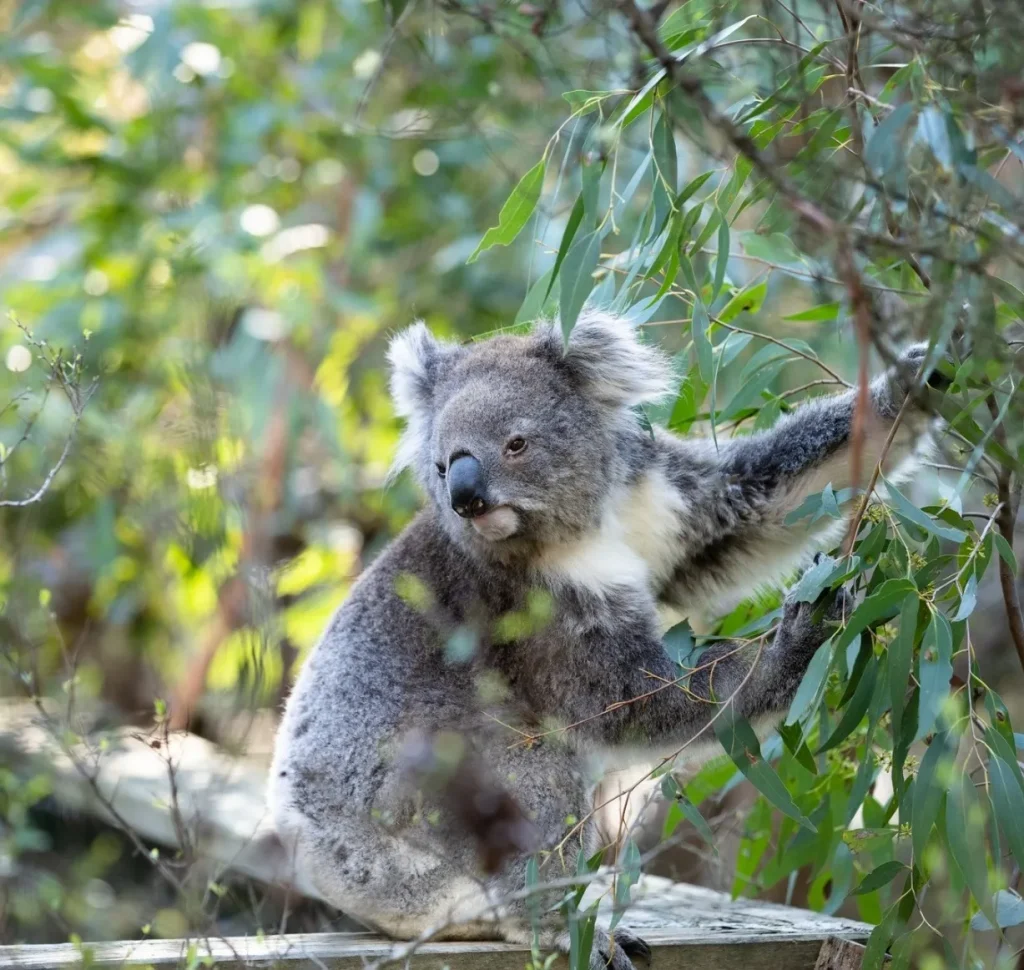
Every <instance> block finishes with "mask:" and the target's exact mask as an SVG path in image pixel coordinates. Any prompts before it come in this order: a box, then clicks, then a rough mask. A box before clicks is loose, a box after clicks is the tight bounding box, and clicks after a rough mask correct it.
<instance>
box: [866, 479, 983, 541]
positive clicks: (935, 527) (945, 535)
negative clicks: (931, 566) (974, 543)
mask: <svg viewBox="0 0 1024 970" xmlns="http://www.w3.org/2000/svg"><path fill="white" fill-rule="evenodd" d="M879 477H880V478H881V479H882V481H883V482H885V487H886V488H887V489H888V490H889V498H890V499H891V500H892V503H893V507H894V508H895V510H896V511H897V512H898V513H899V514H900V515H901V516H903V518H905V519H909V520H910V521H911V522H913V523H914V524H915V525H919V526H921V528H922V529H924V530H925V531H926V532H930V533H931V534H932V535H934V536H938V537H939V538H940V539H949V540H950V541H951V542H963V541H964V539H966V538H967V534H966V533H964V532H961V531H960V530H959V529H954V528H952V527H951V526H948V525H941V524H940V523H939V522H936V521H935V519H933V518H932V517H931V516H930V515H928V514H927V513H925V512H922V511H921V510H920V509H919V508H918V507H917V506H916V505H914V503H913V502H911V501H910V499H908V498H907V497H906V496H905V495H903V493H902V492H900V490H899V489H898V488H896V486H895V485H893V484H892V482H889V481H886V478H885V476H884V475H880V476H879Z"/></svg>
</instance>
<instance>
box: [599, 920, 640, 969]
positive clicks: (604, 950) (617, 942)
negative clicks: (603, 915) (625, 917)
mask: <svg viewBox="0 0 1024 970" xmlns="http://www.w3.org/2000/svg"><path fill="white" fill-rule="evenodd" d="M634 959H642V960H643V961H644V962H645V963H647V964H648V965H649V964H650V962H651V948H650V947H649V946H648V945H647V943H646V942H645V941H644V940H642V939H640V937H639V936H637V935H636V934H635V933H633V932H631V931H630V930H627V929H623V928H622V927H618V928H616V929H615V930H614V931H613V932H612V933H607V932H606V931H605V930H602V929H601V928H600V927H597V928H595V929H594V943H593V947H592V948H591V951H590V970H606V968H611V970H635V968H634V966H633V960H634Z"/></svg>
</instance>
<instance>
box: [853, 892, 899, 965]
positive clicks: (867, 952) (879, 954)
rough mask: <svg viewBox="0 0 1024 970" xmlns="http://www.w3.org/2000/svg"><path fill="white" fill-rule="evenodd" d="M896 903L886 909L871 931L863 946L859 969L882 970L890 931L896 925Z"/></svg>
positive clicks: (890, 935)
mask: <svg viewBox="0 0 1024 970" xmlns="http://www.w3.org/2000/svg"><path fill="white" fill-rule="evenodd" d="M898 905H899V904H894V905H893V906H891V907H890V908H889V909H888V910H886V913H885V918H884V919H883V920H882V922H881V923H879V924H878V925H877V926H876V927H875V928H874V929H873V930H872V931H871V935H870V936H869V937H868V942H867V945H866V946H865V947H864V955H863V957H862V958H861V970H882V964H883V963H884V961H885V951H886V950H887V949H888V948H889V941H890V940H891V939H892V931H893V929H894V928H895V926H896V911H897V906H898Z"/></svg>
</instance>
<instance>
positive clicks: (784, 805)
mask: <svg viewBox="0 0 1024 970" xmlns="http://www.w3.org/2000/svg"><path fill="white" fill-rule="evenodd" d="M730 714H731V712H725V713H724V714H723V715H722V716H720V717H718V718H716V719H715V734H716V735H718V740H719V741H721V743H722V747H723V748H725V751H726V754H728V755H729V757H730V758H732V760H733V763H734V764H735V765H736V767H737V768H739V769H740V771H741V772H743V774H744V775H746V777H747V780H748V781H750V783H751V784H752V785H753V786H754V787H755V788H756V789H757V790H758V791H759V792H761V794H762V795H764V797H765V798H767V799H768V800H769V801H770V802H771V803H772V804H773V805H774V806H775V807H776V808H777V809H778V810H779V811H780V812H782V814H783V815H788V816H789V817H790V818H792V819H795V820H796V821H797V822H799V823H800V824H801V825H803V826H806V827H807V828H809V829H812V830H813V829H814V826H813V825H812V824H811V822H810V819H808V818H807V817H806V816H805V815H804V814H803V812H801V811H800V809H799V808H797V807H796V805H795V804H794V802H793V799H792V798H791V797H790V794H789V792H788V791H787V790H786V786H785V785H784V784H783V783H782V779H781V778H779V776H778V775H777V774H776V773H775V772H774V771H773V770H772V768H771V767H770V766H769V764H768V762H766V761H765V760H764V758H763V757H762V755H761V745H760V743H759V742H758V740H757V735H756V734H754V729H753V728H752V727H751V726H750V724H749V722H748V721H747V720H746V719H744V718H740V717H734V716H730Z"/></svg>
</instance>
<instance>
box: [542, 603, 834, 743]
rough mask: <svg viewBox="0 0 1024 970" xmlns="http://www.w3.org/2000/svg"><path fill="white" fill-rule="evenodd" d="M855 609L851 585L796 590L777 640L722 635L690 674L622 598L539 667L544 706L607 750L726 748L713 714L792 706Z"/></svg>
mask: <svg viewBox="0 0 1024 970" xmlns="http://www.w3.org/2000/svg"><path fill="white" fill-rule="evenodd" d="M851 610H852V598H851V597H850V595H849V593H848V592H847V591H846V590H840V591H839V592H838V593H837V594H835V595H834V597H833V598H832V600H831V601H830V602H826V603H821V604H818V605H813V604H809V603H800V602H797V601H796V600H795V599H793V598H792V597H791V598H790V599H787V601H786V603H785V606H784V609H783V617H782V620H781V622H780V624H779V626H778V628H777V630H776V632H775V636H774V639H771V640H768V641H760V642H757V641H755V642H739V641H732V640H730V641H723V642H721V643H717V644H715V645H714V646H712V647H710V648H709V649H708V650H706V651H705V652H704V654H703V655H702V656H701V657H700V660H699V661H698V663H697V667H696V669H695V671H694V672H693V673H692V675H690V677H689V679H688V681H687V680H681V679H680V678H681V675H683V674H685V671H683V670H681V668H679V667H678V666H677V665H676V664H674V663H673V662H672V661H671V660H670V659H669V657H668V655H667V654H666V652H665V650H664V647H663V646H662V644H661V641H660V639H659V637H658V635H657V631H656V630H655V629H654V628H653V624H652V623H650V622H647V621H646V620H645V619H643V618H641V616H640V615H639V613H636V614H634V615H633V616H631V615H630V614H631V612H632V611H631V609H630V605H629V604H628V603H625V602H623V603H622V604H620V608H617V609H616V615H617V617H618V619H617V621H616V622H615V623H614V625H613V626H611V627H604V628H599V629H595V630H593V631H591V632H589V633H587V634H585V635H583V636H582V637H580V638H579V639H578V640H573V641H572V642H571V643H566V642H565V641H564V640H563V642H562V644H561V645H560V646H561V649H560V650H558V651H553V652H552V653H551V654H550V657H551V659H550V660H549V661H548V664H550V666H549V667H548V669H546V670H545V669H544V668H545V667H546V666H547V664H544V663H541V664H539V665H538V666H537V668H535V673H534V676H536V677H537V680H535V681H534V687H535V690H536V692H537V694H538V699H539V701H540V703H539V704H538V706H539V707H541V708H542V709H543V708H546V710H544V711H543V713H545V714H548V715H551V716H554V717H556V718H557V719H558V720H559V721H561V722H563V723H564V724H568V725H571V727H569V728H568V732H569V734H570V737H572V736H575V737H576V738H577V739H578V740H582V741H583V742H584V743H586V744H590V745H594V746H596V747H598V748H601V749H604V750H611V751H614V750H616V749H620V750H621V749H625V750H626V751H628V752H632V751H640V752H644V753H646V754H647V755H650V754H652V753H653V754H655V755H656V756H659V757H667V756H669V755H671V754H674V753H675V752H677V751H679V750H680V749H684V754H687V755H688V756H689V757H691V758H696V759H700V758H702V757H707V753H708V750H709V746H710V748H711V749H712V750H716V751H720V749H719V748H718V747H717V742H716V737H715V733H714V729H713V726H712V721H713V720H714V719H715V718H716V717H718V716H720V715H721V714H722V704H723V703H725V702H730V703H731V705H732V709H733V711H734V712H735V713H736V714H738V715H739V716H741V717H745V718H747V719H748V720H750V721H751V722H753V723H754V724H755V726H759V727H763V726H765V724H766V722H769V723H774V721H775V720H777V718H778V717H779V716H780V715H781V714H783V713H784V712H785V711H786V710H788V708H789V705H790V703H791V701H792V699H793V695H794V694H795V693H796V689H797V687H798V686H799V684H800V681H801V679H802V678H803V675H804V672H805V671H806V669H807V665H808V663H810V660H811V657H813V656H814V652H815V651H816V650H817V649H818V647H819V646H821V644H822V643H824V642H825V640H826V639H828V637H829V636H830V635H831V634H832V633H833V632H834V629H835V622H836V621H839V620H841V619H842V617H843V616H849V614H850V612H851ZM576 654H578V656H577V655H576ZM687 746H689V748H690V750H689V751H688V752H687V751H685V748H686V747H687Z"/></svg>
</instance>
